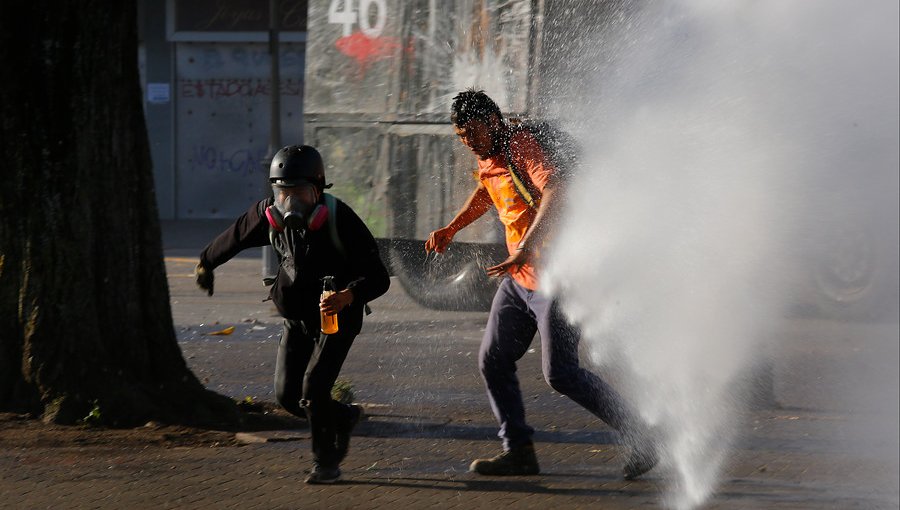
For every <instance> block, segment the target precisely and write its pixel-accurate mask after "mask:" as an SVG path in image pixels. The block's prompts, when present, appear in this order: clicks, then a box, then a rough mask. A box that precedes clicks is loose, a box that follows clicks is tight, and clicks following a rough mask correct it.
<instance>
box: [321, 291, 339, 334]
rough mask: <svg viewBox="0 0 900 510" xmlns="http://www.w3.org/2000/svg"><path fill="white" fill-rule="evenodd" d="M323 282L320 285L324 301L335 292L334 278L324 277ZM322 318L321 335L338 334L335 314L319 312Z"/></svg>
mask: <svg viewBox="0 0 900 510" xmlns="http://www.w3.org/2000/svg"><path fill="white" fill-rule="evenodd" d="M323 281H324V282H325V283H324V284H323V285H322V299H323V300H324V299H325V298H326V297H328V296H330V295H332V294H334V293H335V292H336V291H335V290H334V277H333V276H326V277H325V278H324V279H323ZM320 315H321V317H322V333H325V334H326V335H333V334H335V333H337V332H338V317H337V314H336V313H335V314H326V313H325V312H320Z"/></svg>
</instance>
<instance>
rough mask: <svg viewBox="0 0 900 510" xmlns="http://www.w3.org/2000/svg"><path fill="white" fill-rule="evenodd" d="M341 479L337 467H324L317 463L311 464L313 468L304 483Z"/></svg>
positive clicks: (328, 481)
mask: <svg viewBox="0 0 900 510" xmlns="http://www.w3.org/2000/svg"><path fill="white" fill-rule="evenodd" d="M340 479H341V470H340V469H339V468H326V467H322V466H320V465H318V464H316V465H315V466H313V470H312V472H311V473H309V476H307V477H306V483H308V484H312V485H318V484H329V483H334V482H337V481H338V480H340Z"/></svg>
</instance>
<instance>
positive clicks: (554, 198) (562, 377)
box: [425, 89, 658, 479]
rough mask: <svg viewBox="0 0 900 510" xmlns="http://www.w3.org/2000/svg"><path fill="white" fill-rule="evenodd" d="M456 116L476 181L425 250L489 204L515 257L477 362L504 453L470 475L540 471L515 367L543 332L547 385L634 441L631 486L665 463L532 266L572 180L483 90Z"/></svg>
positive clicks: (501, 270) (462, 97) (454, 111)
mask: <svg viewBox="0 0 900 510" xmlns="http://www.w3.org/2000/svg"><path fill="white" fill-rule="evenodd" d="M451 119H452V121H453V125H454V128H455V130H456V134H457V135H458V136H459V138H460V140H461V141H462V143H463V144H465V145H466V146H467V147H468V148H469V149H471V150H472V152H474V153H475V155H476V156H477V157H478V179H479V184H478V187H477V188H475V191H474V192H473V193H472V195H471V196H470V197H469V199H468V200H467V201H466V203H465V204H464V205H463V207H462V209H461V210H460V211H459V213H457V215H456V217H454V218H453V220H452V221H451V222H450V223H449V224H448V225H447V226H446V227H444V228H441V229H438V230H435V231H434V232H432V233H431V234H430V235H429V237H428V240H427V241H426V242H425V250H426V251H427V252H431V251H436V252H438V253H441V252H443V251H444V250H446V249H447V246H448V245H449V244H450V242H451V241H452V240H453V236H454V235H455V234H456V232H458V231H459V230H461V229H463V228H464V227H466V226H467V225H469V224H471V223H472V222H473V221H475V220H476V219H478V218H479V217H481V215H483V214H484V213H486V212H487V211H488V210H490V208H491V206H494V207H495V208H496V209H497V212H498V214H499V217H500V221H501V222H502V223H503V225H504V226H505V230H506V245H507V248H508V250H509V257H508V258H507V259H506V260H504V261H503V262H501V263H499V264H497V265H494V266H491V267H488V268H487V273H488V274H489V275H490V276H497V277H504V279H503V282H502V283H501V284H500V287H499V289H498V290H497V294H496V295H495V296H494V301H493V303H492V305H491V312H490V315H489V317H488V323H487V327H486V328H485V333H484V339H483V341H482V344H481V349H480V352H479V360H478V364H479V368H480V369H481V373H482V377H483V378H484V382H485V386H486V388H487V393H488V398H489V399H490V403H491V408H492V409H493V412H494V416H495V417H496V418H497V421H498V422H499V424H500V432H499V433H498V436H499V437H500V438H502V439H503V452H502V453H500V454H499V455H497V456H496V457H493V458H490V459H478V460H475V461H474V462H472V466H471V468H470V470H471V471H473V472H476V473H479V474H483V475H533V474H537V473H538V472H540V468H539V466H538V462H537V455H536V454H535V451H534V443H533V442H532V439H531V437H532V435H533V433H534V429H532V428H531V427H529V426H528V424H527V423H526V422H525V406H524V403H523V401H522V392H521V390H520V388H519V380H518V378H517V377H516V362H517V361H518V360H519V359H520V358H521V357H522V356H523V355H524V354H525V352H526V351H527V350H528V347H529V345H530V344H531V341H532V340H533V338H534V335H535V333H536V332H540V334H541V356H542V367H543V372H544V378H545V379H546V380H547V383H548V384H549V385H550V386H551V387H552V388H553V389H554V390H556V391H558V392H560V393H562V394H564V395H566V396H568V397H569V398H571V399H572V400H574V401H575V402H577V403H578V404H580V405H581V406H582V407H584V408H585V409H587V410H588V411H590V412H592V413H593V414H594V415H596V416H597V417H599V418H600V419H601V420H603V421H604V422H606V423H607V424H609V425H610V426H612V427H613V428H615V429H616V430H618V431H619V432H620V433H622V434H623V435H624V436H625V438H626V439H627V440H628V442H629V443H630V444H632V448H631V451H630V453H629V455H628V458H627V460H626V464H625V467H624V469H623V474H624V476H625V478H626V479H633V478H636V477H638V476H640V475H642V474H643V473H646V472H647V471H649V470H650V469H652V468H653V466H654V465H656V462H657V459H658V456H657V453H656V447H655V445H654V442H653V441H651V440H649V437H648V435H647V432H646V431H647V427H646V426H645V425H644V424H643V423H642V422H641V421H640V420H639V419H638V418H637V415H636V413H634V412H633V411H632V410H631V409H630V407H629V406H627V405H626V404H625V403H624V401H623V400H622V398H621V397H620V396H619V394H618V393H617V392H616V391H615V390H614V389H613V388H612V387H610V386H609V385H608V384H607V383H606V382H604V381H603V380H602V379H600V378H599V377H597V376H596V375H595V374H593V373H592V372H590V371H588V370H586V369H584V368H583V367H581V366H580V364H579V360H578V343H579V341H580V332H579V331H578V330H577V329H576V328H575V327H574V326H572V325H571V324H570V323H569V322H568V321H567V320H566V318H565V317H564V316H563V314H562V312H561V310H560V309H559V306H558V303H557V302H556V301H555V300H553V299H551V298H550V297H548V296H547V295H545V294H543V293H540V292H538V278H537V275H536V273H535V259H536V257H537V254H538V251H539V249H540V247H541V245H542V244H543V242H544V240H545V238H546V233H547V230H548V227H547V225H548V224H549V223H550V222H551V221H552V220H553V216H554V215H555V213H556V211H557V209H558V207H559V202H560V199H559V195H560V193H561V189H562V185H561V184H562V183H561V180H562V179H564V178H565V175H563V172H562V170H561V169H559V168H556V167H555V166H554V164H553V162H552V161H551V159H550V158H549V157H548V154H547V153H546V151H545V150H544V148H543V147H541V144H540V142H539V141H538V140H537V139H536V138H535V136H534V135H533V134H532V133H531V132H530V131H529V130H528V129H524V128H516V127H514V126H512V125H510V124H509V123H508V122H506V121H505V120H504V119H503V116H502V114H501V112H500V108H499V107H498V106H497V104H496V103H494V101H493V100H492V99H491V98H490V97H488V96H487V95H486V94H485V93H484V92H483V91H476V90H474V89H469V90H466V91H464V92H461V93H460V94H458V95H457V96H456V97H455V98H454V100H453V105H452V107H451ZM508 160H512V161H508ZM511 170H513V172H511ZM516 180H518V181H519V183H516V182H515V181H516Z"/></svg>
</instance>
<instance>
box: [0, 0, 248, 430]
mask: <svg viewBox="0 0 900 510" xmlns="http://www.w3.org/2000/svg"><path fill="white" fill-rule="evenodd" d="M136 23H137V22H136V5H135V1H134V0H105V1H104V0H99V1H98V0H89V1H80V0H65V1H58V2H53V1H47V0H44V1H40V0H38V1H27V2H26V1H11V2H3V3H2V6H0V48H2V49H0V51H2V69H4V74H5V76H6V78H5V79H4V80H0V123H2V130H0V135H2V137H0V140H2V141H0V147H2V150H3V163H4V165H3V170H2V176H3V179H2V183H0V410H10V411H26V412H30V413H33V414H35V415H40V416H42V417H43V418H44V419H45V420H48V421H54V422H57V423H75V422H77V421H78V420H80V419H82V418H83V417H85V416H86V415H87V414H88V413H89V412H90V411H91V410H92V409H96V410H97V411H99V413H100V419H101V421H103V422H105V423H107V424H110V425H117V426H129V425H135V424H141V423H144V422H146V421H147V420H151V419H153V420H160V421H165V422H169V423H193V424H203V423H215V422H220V423H221V422H222V421H223V420H224V421H230V420H233V419H234V418H235V416H236V411H235V409H236V408H235V406H234V403H233V402H232V401H231V400H230V399H227V398H226V397H223V396H220V395H217V394H215V393H212V392H209V391H207V390H205V389H204V388H203V386H202V384H200V382H199V381H198V380H197V379H196V377H195V376H194V375H193V374H192V373H191V372H190V370H189V369H188V367H187V365H186V363H185V361H184V358H183V357H182V355H181V351H180V349H179V347H178V343H177V341H176V337H175V332H174V327H173V324H172V315H171V308H170V305H169V291H168V285H167V281H166V275H165V266H164V264H163V255H162V244H161V234H160V228H159V220H158V214H157V209H156V199H155V196H154V188H153V174H152V169H151V162H150V152H149V145H148V140H147V133H146V128H145V124H144V117H143V110H142V103H141V90H140V83H139V75H138V67H137V33H136V26H137V25H136Z"/></svg>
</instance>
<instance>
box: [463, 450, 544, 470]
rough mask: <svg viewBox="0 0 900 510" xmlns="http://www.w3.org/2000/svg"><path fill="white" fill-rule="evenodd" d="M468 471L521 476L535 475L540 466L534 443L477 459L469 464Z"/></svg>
mask: <svg viewBox="0 0 900 510" xmlns="http://www.w3.org/2000/svg"><path fill="white" fill-rule="evenodd" d="M469 471H471V472H473V473H478V474H479V475H488V476H521V475H536V474H538V473H540V472H541V468H540V467H539V466H538V461H537V455H536V454H535V453H534V445H525V446H519V447H517V448H512V449H510V450H506V451H504V452H503V453H501V454H500V455H497V456H496V457H494V458H492V459H477V460H475V461H474V462H472V465H471V466H469Z"/></svg>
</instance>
